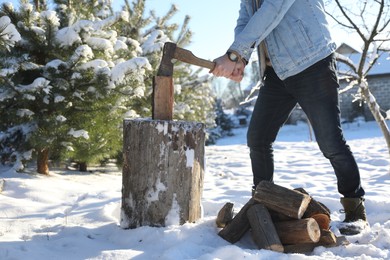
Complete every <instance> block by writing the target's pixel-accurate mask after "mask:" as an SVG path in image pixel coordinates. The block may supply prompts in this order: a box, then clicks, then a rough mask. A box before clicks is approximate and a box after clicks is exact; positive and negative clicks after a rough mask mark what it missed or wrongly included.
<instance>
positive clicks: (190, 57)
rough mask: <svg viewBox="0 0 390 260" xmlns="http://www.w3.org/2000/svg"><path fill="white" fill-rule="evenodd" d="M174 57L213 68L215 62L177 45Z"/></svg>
mask: <svg viewBox="0 0 390 260" xmlns="http://www.w3.org/2000/svg"><path fill="white" fill-rule="evenodd" d="M173 57H174V58H175V59H177V60H179V61H182V62H186V63H189V64H192V65H196V66H199V67H202V68H206V69H210V70H213V69H214V67H215V62H212V61H209V60H205V59H201V58H198V57H196V56H195V55H194V54H193V53H192V52H191V51H189V50H185V49H182V48H179V47H176V50H175V53H174V55H173Z"/></svg>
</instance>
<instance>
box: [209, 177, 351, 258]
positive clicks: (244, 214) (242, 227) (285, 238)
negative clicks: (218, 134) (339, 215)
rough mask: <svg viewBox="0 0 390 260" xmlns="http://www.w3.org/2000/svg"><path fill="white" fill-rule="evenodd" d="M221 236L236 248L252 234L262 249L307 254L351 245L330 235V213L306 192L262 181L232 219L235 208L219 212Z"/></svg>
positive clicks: (229, 206)
mask: <svg viewBox="0 0 390 260" xmlns="http://www.w3.org/2000/svg"><path fill="white" fill-rule="evenodd" d="M216 224H217V226H218V227H220V228H222V229H221V230H220V231H219V233H218V235H219V236H221V237H222V238H223V239H225V240H226V241H228V242H230V243H232V244H234V243H236V242H237V241H239V240H240V239H241V238H242V237H243V236H244V234H245V233H246V232H248V231H250V232H251V235H252V238H253V241H254V243H255V244H256V245H257V247H258V248H259V249H268V250H273V251H277V252H285V253H308V252H311V251H313V249H314V248H315V247H317V246H325V247H333V246H338V245H341V244H348V240H346V239H345V237H336V236H335V235H334V234H333V232H332V231H330V211H329V209H328V208H327V207H326V206H325V205H323V204H322V203H320V202H318V201H316V200H315V199H313V198H312V197H311V196H310V195H309V194H308V193H307V192H306V191H305V190H304V189H302V188H299V189H295V190H291V189H287V188H285V187H282V186H278V185H276V184H274V183H271V182H266V181H262V182H260V183H259V185H258V186H257V187H256V190H255V193H254V194H253V197H252V198H251V199H250V200H249V201H248V202H247V203H246V204H245V205H244V206H243V207H242V208H241V210H240V211H239V212H238V213H237V214H236V215H235V216H234V217H233V204H232V203H227V204H225V206H224V207H223V208H222V209H221V210H220V211H219V213H218V216H217V220H216Z"/></svg>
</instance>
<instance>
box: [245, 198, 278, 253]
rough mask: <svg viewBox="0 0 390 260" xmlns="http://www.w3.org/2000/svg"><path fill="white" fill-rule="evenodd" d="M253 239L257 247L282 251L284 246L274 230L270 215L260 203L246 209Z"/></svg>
mask: <svg viewBox="0 0 390 260" xmlns="http://www.w3.org/2000/svg"><path fill="white" fill-rule="evenodd" d="M246 215H247V217H248V220H249V223H250V226H251V230H252V237H253V241H255V243H256V245H257V247H258V248H259V249H267V250H272V251H276V252H283V251H284V248H283V245H282V243H281V242H280V239H279V236H278V233H277V232H276V229H275V226H274V223H273V222H272V219H271V215H270V214H269V212H268V210H267V208H266V207H265V206H264V205H262V204H255V205H253V206H252V207H251V208H250V209H249V210H248V211H247V214H246Z"/></svg>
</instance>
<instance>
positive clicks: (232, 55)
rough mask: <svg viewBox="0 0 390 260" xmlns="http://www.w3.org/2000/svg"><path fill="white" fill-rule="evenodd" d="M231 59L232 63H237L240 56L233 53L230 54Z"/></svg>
mask: <svg viewBox="0 0 390 260" xmlns="http://www.w3.org/2000/svg"><path fill="white" fill-rule="evenodd" d="M229 59H230V60H231V61H237V60H238V56H237V55H236V54H234V53H233V52H231V53H229Z"/></svg>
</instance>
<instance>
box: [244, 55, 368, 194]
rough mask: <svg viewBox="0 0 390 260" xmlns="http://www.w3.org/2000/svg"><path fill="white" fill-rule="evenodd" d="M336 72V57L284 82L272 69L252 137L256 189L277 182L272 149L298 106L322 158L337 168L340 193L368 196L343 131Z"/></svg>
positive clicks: (262, 90) (259, 101) (257, 108)
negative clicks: (284, 125) (310, 129)
mask: <svg viewBox="0 0 390 260" xmlns="http://www.w3.org/2000/svg"><path fill="white" fill-rule="evenodd" d="M335 71H336V69H335V59H334V58H333V55H331V56H329V57H327V58H325V59H323V60H321V61H319V62H318V63H316V64H314V65H313V66H311V67H309V68H307V69H306V70H304V71H303V72H301V73H299V74H297V75H295V76H292V77H289V78H287V79H285V80H283V81H282V80H280V79H279V77H278V76H277V75H276V73H275V72H274V70H273V69H272V67H268V68H267V69H266V72H265V79H264V85H263V86H262V87H261V88H260V91H259V96H258V99H257V101H256V105H255V108H254V110H253V114H252V119H251V122H250V125H249V129H248V134H247V139H248V146H249V148H250V157H251V162H252V171H253V183H254V185H255V186H256V185H257V184H258V183H259V182H260V181H262V180H267V181H273V174H274V160H273V148H272V144H273V142H274V141H275V139H276V135H277V134H278V131H279V129H280V128H281V127H282V125H283V124H284V122H285V121H286V120H287V119H288V116H289V115H290V113H291V111H292V110H293V108H294V107H295V105H296V104H297V103H298V104H299V105H300V106H301V107H302V109H303V111H304V112H305V113H306V115H307V117H308V119H309V120H310V123H311V125H312V127H313V130H314V134H315V137H316V140H317V143H318V145H319V148H320V150H321V152H322V153H323V155H324V156H325V157H326V158H328V159H329V161H330V163H331V164H332V166H333V169H334V171H335V173H336V177H337V187H338V191H339V193H341V194H342V195H344V196H345V197H362V196H363V195H364V190H363V188H362V187H361V183H360V174H359V169H358V166H357V164H356V161H355V159H354V157H353V155H352V152H351V150H350V148H349V146H348V145H347V144H346V141H345V139H344V137H343V132H342V129H341V125H340V108H339V99H338V88H339V84H338V80H337V75H336V72H335ZM313 170H315V169H313Z"/></svg>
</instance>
